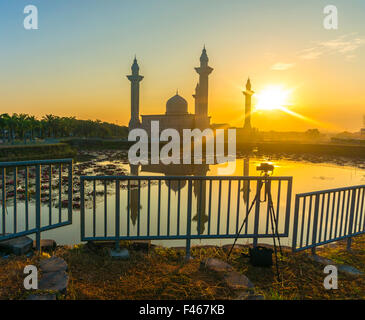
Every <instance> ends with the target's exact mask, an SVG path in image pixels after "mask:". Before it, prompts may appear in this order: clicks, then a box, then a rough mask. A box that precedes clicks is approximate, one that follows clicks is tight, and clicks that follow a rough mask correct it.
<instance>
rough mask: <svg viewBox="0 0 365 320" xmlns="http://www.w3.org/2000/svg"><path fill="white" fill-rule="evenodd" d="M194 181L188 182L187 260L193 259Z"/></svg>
mask: <svg viewBox="0 0 365 320" xmlns="http://www.w3.org/2000/svg"><path fill="white" fill-rule="evenodd" d="M191 207H192V181H191V180H189V181H188V208H187V210H188V212H187V221H186V257H185V259H186V260H189V259H190V258H191V256H190V245H191V238H190V237H191V210H192V208H191Z"/></svg>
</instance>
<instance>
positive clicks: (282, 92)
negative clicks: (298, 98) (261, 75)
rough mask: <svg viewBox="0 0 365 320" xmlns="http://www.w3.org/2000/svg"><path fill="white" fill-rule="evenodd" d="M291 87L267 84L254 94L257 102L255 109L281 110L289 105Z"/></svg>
mask: <svg viewBox="0 0 365 320" xmlns="http://www.w3.org/2000/svg"><path fill="white" fill-rule="evenodd" d="M291 93H292V90H291V89H286V88H284V87H283V86H280V85H269V86H267V87H265V88H264V89H263V90H262V91H261V92H258V93H257V94H256V99H257V103H256V106H255V110H256V111H259V110H283V111H285V110H286V109H287V108H286V107H287V106H289V105H291V103H290V98H291Z"/></svg>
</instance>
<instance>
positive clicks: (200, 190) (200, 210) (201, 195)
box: [129, 157, 250, 234]
mask: <svg viewBox="0 0 365 320" xmlns="http://www.w3.org/2000/svg"><path fill="white" fill-rule="evenodd" d="M249 163H250V159H249V157H245V158H244V160H243V176H249ZM208 171H209V165H208V164H169V165H164V164H148V165H141V166H139V165H130V174H131V175H134V176H138V175H139V172H143V173H147V175H148V176H150V175H151V173H152V174H153V173H154V174H156V173H159V174H161V173H162V174H164V175H165V176H176V177H178V176H203V177H205V176H206V175H207V172H208ZM207 183H208V184H209V182H207V180H193V182H192V187H193V194H194V199H195V204H196V205H195V208H196V211H197V212H195V213H194V212H193V215H194V216H193V219H192V220H193V221H196V222H197V231H198V233H199V234H202V233H204V231H205V224H206V223H207V222H208V218H209V216H208V214H207V212H206V211H207V205H206V204H207V203H206V202H207ZM165 184H166V186H167V187H169V186H170V188H171V190H172V191H174V192H175V193H176V192H178V191H179V190H182V189H183V188H184V187H185V186H186V184H187V181H186V180H171V181H168V180H166V181H165ZM134 185H135V183H133V182H132V181H131V186H132V187H131V188H130V195H129V197H130V198H129V203H130V212H131V220H132V223H133V225H135V224H136V221H137V218H138V213H139V212H140V211H141V209H142V206H141V205H139V200H140V199H139V197H140V195H139V190H138V188H136V187H135V186H134ZM133 186H134V187H133ZM241 191H242V196H243V200H244V202H245V203H247V197H248V193H249V182H248V181H244V182H243V187H242V189H241ZM208 196H209V195H208Z"/></svg>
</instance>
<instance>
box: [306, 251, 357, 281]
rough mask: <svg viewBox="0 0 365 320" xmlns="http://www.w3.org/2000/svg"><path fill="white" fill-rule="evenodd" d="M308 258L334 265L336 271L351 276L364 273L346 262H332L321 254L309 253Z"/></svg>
mask: <svg viewBox="0 0 365 320" xmlns="http://www.w3.org/2000/svg"><path fill="white" fill-rule="evenodd" d="M309 258H310V259H311V260H313V261H315V262H318V263H321V264H324V265H333V266H336V267H337V269H338V271H341V272H345V273H347V274H349V275H352V276H362V275H363V274H364V273H363V272H362V271H360V270H358V269H356V268H355V267H352V266H349V265H346V264H337V263H336V262H334V261H332V260H330V259H326V258H323V257H321V256H317V255H310V256H309Z"/></svg>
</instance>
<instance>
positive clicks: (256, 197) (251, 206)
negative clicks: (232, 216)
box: [227, 195, 258, 260]
mask: <svg viewBox="0 0 365 320" xmlns="http://www.w3.org/2000/svg"><path fill="white" fill-rule="evenodd" d="M256 201H258V196H257V195H256V196H255V198H254V199H253V201H252V203H251V205H250V208H249V209H248V212H247V217H246V218H245V220H243V222H242V224H241V227H240V230H239V231H238V233H237V235H236V238H235V239H234V242H233V245H232V247H231V249H230V250H229V253H228V255H227V260H228V259H229V257H230V255H231V253H232V250H233V248H234V246H235V245H236V242H237V240H238V237H239V235H240V234H241V231H242V228H243V226H244V225H245V223H246V221H247V219H248V216H249V214H250V212H251V210H252V208H253V205H254V204H255V202H256Z"/></svg>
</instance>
